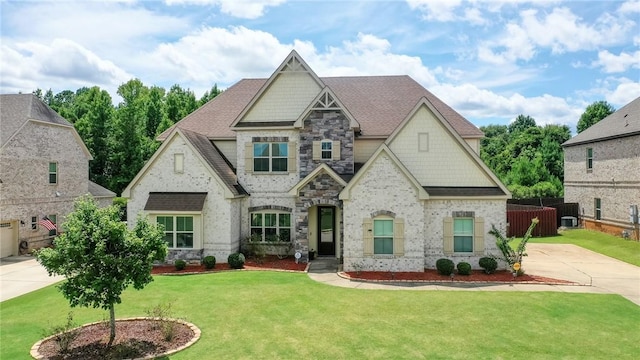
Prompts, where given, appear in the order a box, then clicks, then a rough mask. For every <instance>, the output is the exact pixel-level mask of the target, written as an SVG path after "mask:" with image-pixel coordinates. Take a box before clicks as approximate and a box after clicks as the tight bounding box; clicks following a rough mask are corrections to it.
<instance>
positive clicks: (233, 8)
mask: <svg viewBox="0 0 640 360" xmlns="http://www.w3.org/2000/svg"><path fill="white" fill-rule="evenodd" d="M285 2H286V0H166V3H167V5H178V4H180V5H182V4H190V5H217V6H220V11H221V12H222V13H224V14H228V15H231V16H235V17H238V18H243V19H257V18H259V17H261V16H262V15H264V13H265V10H266V8H267V7H269V6H278V5H280V4H283V3H285Z"/></svg>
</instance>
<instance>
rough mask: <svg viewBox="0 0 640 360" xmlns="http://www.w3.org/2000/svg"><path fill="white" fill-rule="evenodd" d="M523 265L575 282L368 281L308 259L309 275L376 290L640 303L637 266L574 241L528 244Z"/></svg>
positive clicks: (335, 265)
mask: <svg viewBox="0 0 640 360" xmlns="http://www.w3.org/2000/svg"><path fill="white" fill-rule="evenodd" d="M527 252H528V254H529V255H528V256H527V257H526V258H525V259H524V261H523V267H524V269H525V270H526V272H527V273H528V274H531V275H538V276H544V277H550V278H555V279H561V280H568V281H572V282H575V283H577V284H578V285H552V284H487V283H437V284H432V283H410V282H398V283H370V282H362V281H351V280H349V279H345V278H342V277H340V276H338V274H337V271H338V263H337V261H336V260H335V259H329V258H319V259H317V260H314V261H312V262H311V265H310V266H309V277H310V278H311V279H313V280H315V281H318V282H322V283H325V284H328V285H332V286H341V287H349V288H356V289H378V290H464V291H555V292H571V293H594V294H620V295H622V296H624V297H625V298H627V299H629V300H630V301H632V302H634V303H636V304H638V305H640V267H637V266H634V265H630V264H627V263H625V262H622V261H619V260H616V259H613V258H610V257H608V256H604V255H601V254H598V253H595V252H593V251H589V250H586V249H583V248H581V247H579V246H575V245H564V244H528V245H527Z"/></svg>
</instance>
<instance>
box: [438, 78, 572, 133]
mask: <svg viewBox="0 0 640 360" xmlns="http://www.w3.org/2000/svg"><path fill="white" fill-rule="evenodd" d="M430 90H431V91H433V93H434V94H436V95H437V96H438V97H439V98H440V99H442V100H443V101H444V102H445V103H447V104H449V105H450V106H451V107H453V108H454V109H456V110H457V111H458V112H460V113H461V114H463V115H465V116H466V117H467V118H473V119H476V120H478V119H487V118H488V119H492V121H494V120H501V121H499V122H500V123H508V122H510V121H512V120H513V119H515V118H516V116H518V115H520V114H524V115H529V116H531V117H533V118H534V119H535V120H536V123H537V124H538V125H544V124H563V125H569V126H574V125H575V124H576V122H577V119H578V118H579V116H580V110H579V108H576V107H575V106H572V105H570V104H568V103H567V102H566V100H565V99H563V98H560V97H557V96H552V95H549V94H543V95H541V96H534V97H525V96H523V95H521V94H518V93H514V94H511V95H509V96H504V95H500V94H497V93H494V92H491V91H488V90H485V89H480V88H478V87H476V86H475V85H473V84H469V83H466V84H461V85H457V86H456V85H451V84H442V85H439V86H435V87H433V88H431V89H430ZM493 123H496V121H494V122H493Z"/></svg>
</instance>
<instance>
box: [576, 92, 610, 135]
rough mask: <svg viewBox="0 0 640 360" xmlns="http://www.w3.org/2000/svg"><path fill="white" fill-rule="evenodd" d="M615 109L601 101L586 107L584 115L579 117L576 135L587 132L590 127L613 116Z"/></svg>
mask: <svg viewBox="0 0 640 360" xmlns="http://www.w3.org/2000/svg"><path fill="white" fill-rule="evenodd" d="M615 111H616V109H615V108H614V107H613V106H611V104H609V103H608V102H606V101H604V100H601V101H596V102H594V103H593V104H591V105H589V106H587V108H586V109H585V110H584V113H582V115H580V120H578V125H577V126H576V128H577V130H578V133H581V132H583V131H585V130H587V129H588V128H589V127H590V126H591V125H593V124H595V123H597V122H598V121H600V120H602V119H604V118H606V117H607V116H609V115H611V114H613V113H614V112H615Z"/></svg>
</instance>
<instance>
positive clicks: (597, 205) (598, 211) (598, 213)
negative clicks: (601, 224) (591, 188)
mask: <svg viewBox="0 0 640 360" xmlns="http://www.w3.org/2000/svg"><path fill="white" fill-rule="evenodd" d="M593 218H594V220H596V221H599V220H602V199H601V198H593Z"/></svg>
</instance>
